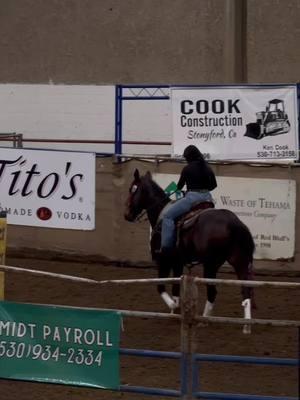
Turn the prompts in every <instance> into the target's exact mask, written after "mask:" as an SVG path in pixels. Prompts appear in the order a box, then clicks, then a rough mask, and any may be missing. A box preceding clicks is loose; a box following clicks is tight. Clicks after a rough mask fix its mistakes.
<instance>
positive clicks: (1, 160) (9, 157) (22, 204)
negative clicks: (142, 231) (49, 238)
mask: <svg viewBox="0 0 300 400" xmlns="http://www.w3.org/2000/svg"><path fill="white" fill-rule="evenodd" d="M0 190H1V192H0V193H1V195H0V211H6V212H7V221H8V223H9V224H15V225H30V226H43V227H47V228H66V229H87V230H91V229H94V227H95V154H94V153H83V152H82V153H80V152H70V151H68V152H67V151H43V150H25V149H4V148H1V149H0Z"/></svg>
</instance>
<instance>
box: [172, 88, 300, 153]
mask: <svg viewBox="0 0 300 400" xmlns="http://www.w3.org/2000/svg"><path fill="white" fill-rule="evenodd" d="M171 99H172V120H173V154H174V155H175V156H181V155H182V153H183V150H184V148H185V147H186V146H188V145H190V144H193V145H195V146H197V147H198V148H199V149H200V150H201V152H202V153H204V155H205V156H206V158H208V159H213V160H225V159H227V160H253V159H259V160H272V159H273V160H274V159H277V160H282V159H297V157H298V111H297V87H296V85H287V86H276V87H275V86H260V87H256V86H248V87H237V86H232V87H228V86H226V87H196V88H177V87H174V88H172V90H171Z"/></svg>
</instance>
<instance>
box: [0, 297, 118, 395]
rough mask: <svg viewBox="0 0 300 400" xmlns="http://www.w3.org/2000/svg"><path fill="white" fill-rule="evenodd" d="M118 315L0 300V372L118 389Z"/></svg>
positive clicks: (5, 375) (9, 376) (3, 375)
mask: <svg viewBox="0 0 300 400" xmlns="http://www.w3.org/2000/svg"><path fill="white" fill-rule="evenodd" d="M120 320H121V317H120V314H119V313H117V312H114V311H98V310H83V309H80V308H67V307H55V306H41V305H31V304H18V303H11V302H5V301H1V302H0V377H1V378H6V379H18V380H26V381H34V382H46V383H61V384H65V385H79V386H87V387H98V388H109V389H118V388H119V385H120V377H119V374H120V372H119V347H120V345H119V342H120Z"/></svg>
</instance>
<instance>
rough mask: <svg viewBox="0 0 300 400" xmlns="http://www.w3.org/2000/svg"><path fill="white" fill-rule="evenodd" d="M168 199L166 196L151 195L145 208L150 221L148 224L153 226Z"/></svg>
mask: <svg viewBox="0 0 300 400" xmlns="http://www.w3.org/2000/svg"><path fill="white" fill-rule="evenodd" d="M169 201H170V199H169V198H168V197H161V198H160V197H154V196H153V197H152V198H151V199H150V201H149V207H148V208H147V215H148V219H149V222H150V225H151V226H152V227H154V226H155V225H156V223H157V220H158V217H159V215H160V213H161V211H162V210H163V208H164V207H165V206H166V204H167V203H169Z"/></svg>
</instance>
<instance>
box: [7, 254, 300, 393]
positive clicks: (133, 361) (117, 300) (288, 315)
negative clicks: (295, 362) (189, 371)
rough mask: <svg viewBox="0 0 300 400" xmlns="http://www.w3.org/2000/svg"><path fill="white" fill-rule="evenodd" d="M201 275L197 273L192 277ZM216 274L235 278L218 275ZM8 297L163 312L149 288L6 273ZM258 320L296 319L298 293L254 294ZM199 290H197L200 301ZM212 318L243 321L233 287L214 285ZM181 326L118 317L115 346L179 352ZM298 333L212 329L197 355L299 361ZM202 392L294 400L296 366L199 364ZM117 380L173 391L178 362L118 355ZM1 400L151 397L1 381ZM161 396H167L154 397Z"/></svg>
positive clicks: (53, 265)
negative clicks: (120, 327)
mask: <svg viewBox="0 0 300 400" xmlns="http://www.w3.org/2000/svg"><path fill="white" fill-rule="evenodd" d="M6 264H7V265H15V266H22V267H27V268H33V269H39V270H46V271H52V272H57V273H64V274H69V275H76V276H84V277H88V278H93V279H97V280H100V279H126V278H150V277H156V270H155V269H150V268H148V269H141V268H124V267H113V266H103V265H97V264H80V263H69V262H59V261H43V260H32V259H12V258H10V259H7V262H6ZM197 272H199V271H197V270H195V271H194V273H197ZM219 277H224V278H230V279H234V278H235V276H234V275H231V274H230V273H228V272H227V271H226V272H223V273H221V274H219ZM256 279H257V280H277V281H298V282H299V281H300V278H299V276H298V277H283V276H266V275H261V274H260V275H257V276H256ZM5 289H6V299H7V300H11V301H21V302H33V303H46V304H47V303H48V304H61V305H66V306H68V305H70V306H83V307H99V308H100V307H104V308H121V309H129V310H145V311H159V312H165V311H167V310H166V307H165V305H164V304H163V303H162V301H161V299H160V297H159V296H158V295H157V292H156V287H155V286H153V285H130V286H113V288H112V287H111V286H105V287H101V288H100V287H95V286H90V285H84V284H81V283H74V282H65V281H62V280H57V279H53V278H42V277H35V276H30V275H20V274H16V273H8V274H6V287H5ZM255 295H256V302H257V305H258V309H257V310H256V311H255V317H257V318H273V319H290V320H296V319H298V320H299V319H300V292H299V291H296V290H286V289H260V288H259V289H256V294H255ZM204 301H205V290H204V288H202V289H201V302H202V303H203V304H204ZM215 315H218V316H242V310H241V297H240V292H239V288H232V287H231V288H230V287H225V286H224V287H219V294H218V299H217V304H216V308H215ZM179 332H180V326H179V323H178V322H176V321H164V320H153V319H146V318H128V317H127V318H124V331H123V332H122V333H121V347H123V348H138V349H151V350H165V351H179V350H180V336H179ZM298 346H299V343H298V333H297V330H296V329H295V328H272V327H253V333H252V334H251V335H243V334H242V331H241V327H239V326H234V327H232V326H227V325H210V326H208V327H205V328H201V329H199V332H198V352H199V353H207V354H232V355H250V356H267V357H288V358H296V357H297V356H298V351H299V350H298V349H299V348H298ZM200 374H201V376H200V382H201V390H203V391H216V392H228V393H247V394H260V395H275V396H277V395H278V396H297V394H298V392H297V391H298V371H297V368H296V367H279V366H274V367H269V366H248V365H238V364H223V363H203V364H201V367H200ZM121 383H122V384H128V385H140V386H149V387H156V388H158V387H160V388H169V389H178V388H179V363H178V361H176V360H156V359H147V358H137V357H124V356H122V357H121ZM0 393H1V394H0V398H1V400H17V399H18V400H54V399H55V400H66V399H72V400H83V399H84V400H88V399H93V400H95V399H101V400H102V399H103V400H108V399H121V398H122V399H123V400H129V399H130V400H131V399H132V400H135V399H139V400H144V399H149V398H153V397H152V396H143V395H138V394H128V393H118V392H112V391H107V390H100V389H88V388H77V387H69V386H64V385H53V384H52V385H51V384H36V383H28V382H21V381H8V380H2V381H1V391H0ZM160 399H167V398H163V397H160Z"/></svg>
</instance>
